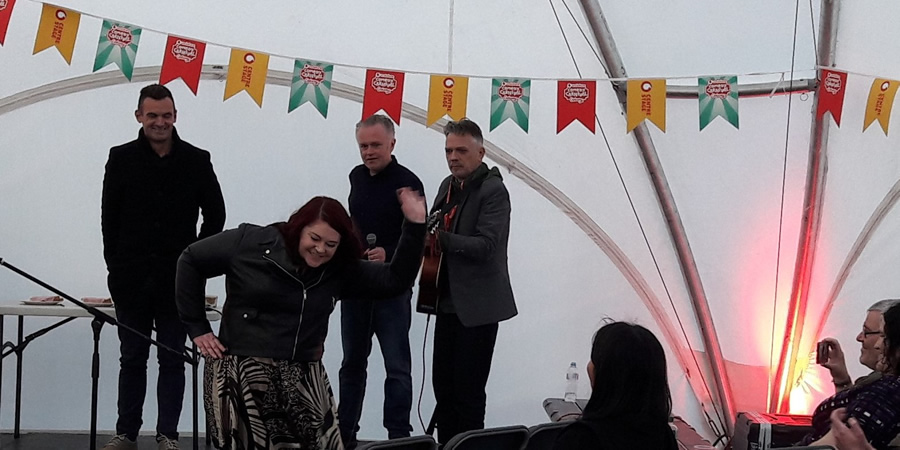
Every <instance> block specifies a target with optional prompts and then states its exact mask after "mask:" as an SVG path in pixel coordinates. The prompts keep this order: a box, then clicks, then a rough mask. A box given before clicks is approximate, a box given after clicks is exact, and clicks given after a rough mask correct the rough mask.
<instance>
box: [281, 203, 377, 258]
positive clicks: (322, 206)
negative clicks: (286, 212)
mask: <svg viewBox="0 0 900 450" xmlns="http://www.w3.org/2000/svg"><path fill="white" fill-rule="evenodd" d="M317 220H321V221H323V222H325V223H327V224H328V226H330V227H331V228H334V230H335V231H337V232H338V234H340V235H341V242H340V244H338V247H337V250H336V251H335V253H334V257H333V258H332V261H334V262H335V263H336V264H337V265H338V266H340V267H343V266H345V265H346V264H348V263H350V262H351V261H353V260H355V259H359V257H360V255H362V248H361V247H360V244H359V238H358V237H357V233H356V229H355V228H354V227H353V221H351V220H350V215H349V214H347V210H346V209H344V205H341V202H339V201H337V200H335V199H333V198H331V197H321V196H320V197H313V198H312V199H311V200H310V201H308V202H306V204H305V205H303V206H301V207H300V209H298V210H297V211H295V212H294V213H293V214H291V217H290V218H289V219H288V220H287V222H280V223H277V224H275V226H277V227H278V231H280V232H281V236H282V237H284V241H285V244H286V245H287V251H288V254H290V255H291V258H293V259H294V262H296V263H298V264H300V265H305V264H306V263H304V262H303V258H301V257H300V252H299V250H298V247H299V246H300V234H301V233H302V232H303V229H304V228H306V226H307V225H310V224H312V223H313V222H315V221H317Z"/></svg>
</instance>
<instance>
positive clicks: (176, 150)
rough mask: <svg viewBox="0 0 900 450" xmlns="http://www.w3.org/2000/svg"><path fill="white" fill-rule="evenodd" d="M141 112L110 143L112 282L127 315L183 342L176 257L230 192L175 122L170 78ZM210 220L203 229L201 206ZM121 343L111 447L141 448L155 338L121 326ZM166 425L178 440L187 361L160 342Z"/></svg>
mask: <svg viewBox="0 0 900 450" xmlns="http://www.w3.org/2000/svg"><path fill="white" fill-rule="evenodd" d="M134 116H135V118H136V119H137V121H138V122H139V123H140V124H141V130H140V131H139V132H138V138H137V139H136V140H134V141H131V142H129V143H127V144H123V145H120V146H118V147H113V148H112V149H110V151H109V160H108V161H107V163H106V174H105V176H104V178H103V199H102V206H101V228H102V231H103V256H104V259H105V260H106V267H107V270H108V271H109V276H108V280H107V281H108V285H109V292H110V294H111V296H112V299H113V301H114V302H115V306H116V316H117V318H118V321H119V322H120V323H122V324H123V325H127V326H129V327H131V328H134V329H135V330H138V331H140V332H141V333H143V334H145V335H147V336H149V335H150V333H151V330H152V327H153V326H155V327H156V339H157V340H158V341H159V342H160V343H162V344H165V345H167V346H169V347H171V348H173V349H182V348H184V344H185V337H186V335H185V330H184V327H183V325H182V324H181V321H180V320H179V318H178V312H177V310H176V308H175V265H176V262H177V260H178V256H179V255H180V254H181V252H182V251H183V250H184V249H185V248H186V247H187V246H188V245H189V244H191V243H193V242H194V241H196V240H197V239H198V238H204V237H207V236H211V235H213V234H216V233H218V232H220V231H222V227H223V226H224V225H225V201H224V200H223V198H222V190H221V188H220V187H219V182H218V180H217V179H216V174H215V172H213V167H212V163H211V162H210V155H209V152H207V151H205V150H201V149H199V148H197V147H194V146H193V145H191V144H189V143H187V142H185V141H182V140H181V138H179V137H178V133H177V132H176V131H175V127H174V124H175V119H176V110H175V101H174V99H173V98H172V93H171V92H170V91H169V89H167V88H166V87H164V86H161V85H158V84H154V85H150V86H146V87H144V88H143V89H141V93H140V96H139V98H138V108H137V110H136V111H135V112H134ZM199 211H202V214H203V224H202V226H201V228H200V234H199V236H198V234H197V219H198V215H199V214H198V213H199ZM118 334H119V341H120V347H119V349H120V353H121V357H120V358H119V364H120V366H119V386H118V388H119V389H118V393H119V397H118V416H119V417H118V421H117V422H116V436H114V437H113V438H112V440H110V442H109V443H108V444H107V445H106V446H105V447H103V448H104V449H108V450H113V449H127V450H131V449H135V450H136V449H137V444H136V443H135V440H136V439H137V435H138V432H139V431H140V429H141V425H142V423H143V419H142V413H143V405H144V397H145V396H146V391H147V360H148V358H149V355H150V344H149V343H148V342H146V341H145V340H143V339H142V338H140V337H139V336H136V335H134V334H133V333H130V332H128V331H127V330H125V329H123V328H121V327H119V328H118ZM157 359H158V361H159V377H158V379H157V392H156V397H157V402H158V409H159V415H158V418H157V425H156V432H157V438H156V439H157V442H158V443H159V448H160V449H172V448H175V449H177V448H178V447H177V440H178V419H179V417H180V416H181V407H182V402H183V398H184V361H183V359H182V358H181V357H180V355H177V354H173V353H171V352H168V351H165V350H158V351H157Z"/></svg>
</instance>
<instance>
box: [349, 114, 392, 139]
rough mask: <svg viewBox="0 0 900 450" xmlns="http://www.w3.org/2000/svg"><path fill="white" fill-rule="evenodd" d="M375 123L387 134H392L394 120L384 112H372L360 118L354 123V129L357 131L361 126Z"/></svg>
mask: <svg viewBox="0 0 900 450" xmlns="http://www.w3.org/2000/svg"><path fill="white" fill-rule="evenodd" d="M375 125H381V126H383V127H384V129H385V130H387V132H388V134H389V135H391V136H393V135H394V121H393V120H391V119H390V118H389V117H388V116H385V115H384V114H372V115H371V116H369V117H366V118H365V119H363V120H360V121H359V122H357V123H356V131H359V129H360V128H362V127H371V126H375Z"/></svg>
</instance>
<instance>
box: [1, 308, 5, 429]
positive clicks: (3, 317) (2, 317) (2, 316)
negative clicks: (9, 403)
mask: <svg viewBox="0 0 900 450" xmlns="http://www.w3.org/2000/svg"><path fill="white" fill-rule="evenodd" d="M5 318H6V316H4V315H2V314H0V343H2V342H3V319H5ZM2 397H3V358H2V357H0V398H2ZM0 417H3V415H2V414H0Z"/></svg>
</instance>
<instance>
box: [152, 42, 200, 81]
mask: <svg viewBox="0 0 900 450" xmlns="http://www.w3.org/2000/svg"><path fill="white" fill-rule="evenodd" d="M204 52H206V43H204V42H200V41H192V40H190V39H185V38H181V37H177V36H171V35H170V36H169V39H168V40H167V41H166V53H165V56H164V57H163V63H162V69H161V70H160V72H159V84H166V83H168V82H170V81H172V80H174V79H176V78H181V79H182V80H184V84H186V85H187V87H188V88H190V90H191V92H193V93H194V95H197V87H198V86H199V84H200V72H201V71H202V70H203V53H204Z"/></svg>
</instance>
